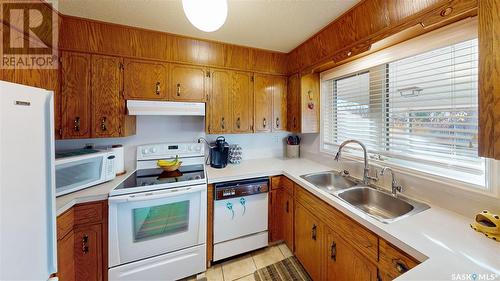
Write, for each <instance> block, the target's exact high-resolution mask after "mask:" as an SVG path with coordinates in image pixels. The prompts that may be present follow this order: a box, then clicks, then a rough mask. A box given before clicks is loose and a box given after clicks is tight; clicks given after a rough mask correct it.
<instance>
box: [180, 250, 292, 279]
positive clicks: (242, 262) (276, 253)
mask: <svg viewBox="0 0 500 281" xmlns="http://www.w3.org/2000/svg"><path fill="white" fill-rule="evenodd" d="M292 255H293V254H292V252H291V251H290V249H288V247H287V246H286V244H284V243H283V244H279V245H276V246H271V247H267V248H264V249H261V250H257V251H255V252H251V253H249V254H246V255H244V256H239V257H237V258H235V259H231V260H228V261H225V262H223V263H219V264H215V265H212V267H210V268H209V269H208V270H207V271H206V272H205V273H204V274H201V275H199V276H198V277H200V278H201V277H206V278H207V281H234V280H237V281H255V279H254V278H253V273H254V272H255V271H256V270H257V269H259V268H263V267H266V266H268V265H271V264H273V263H276V262H278V261H280V260H283V259H285V258H288V257H290V256H292ZM186 280H187V281H194V280H196V277H191V278H189V279H186Z"/></svg>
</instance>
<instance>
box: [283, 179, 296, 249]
mask: <svg viewBox="0 0 500 281" xmlns="http://www.w3.org/2000/svg"><path fill="white" fill-rule="evenodd" d="M280 193H281V198H283V199H282V200H281V202H282V205H281V209H282V210H283V211H282V215H281V221H282V225H281V227H282V233H283V240H284V241H285V243H286V245H287V246H288V248H289V249H291V250H293V246H294V245H293V197H292V196H291V195H290V194H289V193H288V192H286V190H285V189H281V190H280Z"/></svg>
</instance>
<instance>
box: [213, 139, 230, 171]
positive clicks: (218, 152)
mask: <svg viewBox="0 0 500 281" xmlns="http://www.w3.org/2000/svg"><path fill="white" fill-rule="evenodd" d="M228 160H229V144H228V143H227V142H226V139H225V138H224V137H222V136H220V137H218V138H217V139H216V140H215V142H213V143H211V144H210V166H211V167H213V168H217V169H222V168H224V167H226V166H227V162H228Z"/></svg>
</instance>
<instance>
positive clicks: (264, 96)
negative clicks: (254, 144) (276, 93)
mask: <svg viewBox="0 0 500 281" xmlns="http://www.w3.org/2000/svg"><path fill="white" fill-rule="evenodd" d="M254 102H255V104H254V130H255V131H256V132H270V131H271V128H272V126H273V124H272V122H273V121H272V118H273V111H272V110H273V77H272V76H269V75H260V74H255V76H254Z"/></svg>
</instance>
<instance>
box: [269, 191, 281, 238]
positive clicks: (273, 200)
mask: <svg viewBox="0 0 500 281" xmlns="http://www.w3.org/2000/svg"><path fill="white" fill-rule="evenodd" d="M280 205H281V200H280V194H279V189H273V190H270V191H269V206H268V209H269V212H268V224H269V227H268V229H269V242H276V241H280V240H283V236H282V232H281V228H280V222H281V213H280Z"/></svg>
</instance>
